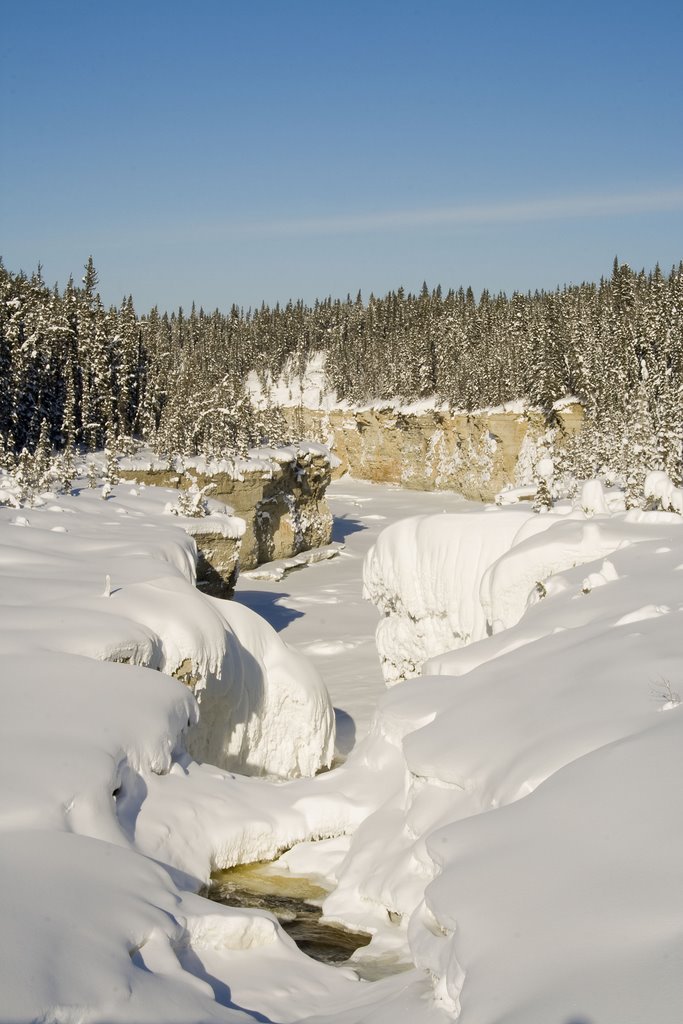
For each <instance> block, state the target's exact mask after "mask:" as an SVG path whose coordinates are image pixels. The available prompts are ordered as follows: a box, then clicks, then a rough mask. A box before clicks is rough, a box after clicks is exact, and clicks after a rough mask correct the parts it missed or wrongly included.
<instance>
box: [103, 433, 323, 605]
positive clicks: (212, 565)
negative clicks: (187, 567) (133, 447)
mask: <svg viewBox="0 0 683 1024" xmlns="http://www.w3.org/2000/svg"><path fill="white" fill-rule="evenodd" d="M336 461H337V460H336V459H334V457H332V456H331V455H330V453H329V452H328V451H327V450H326V449H324V448H323V447H322V446H321V445H318V444H309V443H306V442H302V443H300V444H295V445H291V446H288V447H286V448H278V449H259V450H258V451H255V452H251V453H250V457H249V458H248V459H239V458H238V459H222V460H220V461H217V460H206V459H201V458H193V459H180V458H176V459H174V460H172V461H171V460H163V459H156V458H150V457H149V456H148V455H147V456H140V457H136V458H131V459H124V460H121V467H120V469H119V474H120V476H121V477H123V478H124V479H128V480H137V481H138V482H140V483H145V484H150V485H153V486H155V487H173V488H176V489H182V490H188V489H189V488H190V487H192V486H195V487H198V488H200V489H204V488H206V489H207V492H208V491H209V487H210V498H211V499H212V500H216V501H218V502H222V503H224V504H225V505H227V506H229V508H230V510H231V511H232V513H233V514H234V515H236V516H238V517H239V518H240V519H242V520H244V523H245V529H244V532H243V535H242V536H241V538H239V537H236V536H234V535H233V536H226V534H225V531H219V530H215V529H213V527H212V517H211V516H207V517H205V518H198V519H196V520H190V522H191V524H192V525H191V529H190V530H189V532H191V533H192V535H193V536H194V538H195V541H196V543H197V547H198V550H199V558H198V564H197V580H198V583H200V585H202V589H203V590H205V592H206V593H209V594H212V595H213V596H215V597H226V596H229V594H230V593H231V592H232V589H233V588H234V584H235V580H236V578H237V572H238V567H239V568H242V569H252V568H254V567H255V566H257V565H260V564H261V563H263V562H272V561H274V560H275V559H280V558H289V557H291V556H293V555H296V554H298V553H299V552H301V551H306V550H308V549H310V548H315V547H321V546H323V545H325V544H329V543H330V540H331V538H332V515H331V513H330V510H329V507H328V504H327V500H326V497H325V491H326V489H327V486H328V484H329V482H330V479H331V474H332V465H333V463H336ZM186 524H187V521H186Z"/></svg>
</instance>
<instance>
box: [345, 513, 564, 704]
mask: <svg viewBox="0 0 683 1024" xmlns="http://www.w3.org/2000/svg"><path fill="white" fill-rule="evenodd" d="M544 518H545V517H544ZM529 519H535V520H536V521H537V522H540V521H541V520H540V518H539V517H538V516H534V514H533V513H532V512H531V511H530V510H529V509H522V508H518V507H512V508H505V509H491V510H487V511H486V512H485V513H483V514H482V512H481V511H478V510H477V511H466V512H461V513H451V514H446V513H444V514H442V515H435V516H414V517H412V518H410V519H404V520H401V521H400V522H398V523H394V524H393V525H392V526H389V527H388V528H387V529H386V530H384V531H383V532H382V533H381V534H380V537H379V539H378V541H377V543H376V544H375V545H374V547H373V548H371V549H370V551H369V552H368V555H367V557H366V560H365V565H364V567H363V589H364V595H365V596H366V597H368V598H369V599H370V600H371V601H372V602H373V604H375V605H376V606H377V608H379V610H380V612H382V613H383V615H384V618H383V619H382V620H381V621H380V623H379V625H378V627H377V633H376V641H377V649H378V651H379V656H380V660H381V662H382V671H383V673H384V678H385V680H386V683H387V685H388V686H391V685H393V684H394V683H397V682H399V681H400V680H401V679H405V678H408V677H410V676H415V675H417V674H419V672H420V668H421V666H422V664H423V662H424V661H425V660H426V659H427V658H429V657H432V656H434V655H436V654H440V653H442V652H444V651H450V650H453V649H454V648H457V647H463V646H464V645H465V644H468V643H470V642H472V641H473V640H480V639H481V638H482V637H485V636H486V632H487V627H486V615H485V612H484V609H483V608H482V605H481V602H480V600H479V588H480V584H481V581H482V578H483V576H484V573H485V571H486V570H487V569H488V567H489V566H490V565H491V564H492V563H493V562H495V561H496V559H497V558H499V556H500V555H502V554H503V553H504V552H505V551H507V550H508V549H509V548H510V547H511V546H512V544H513V542H514V539H515V537H516V535H517V534H518V532H519V530H520V528H521V527H522V526H523V524H524V523H526V522H527V521H528V520H529Z"/></svg>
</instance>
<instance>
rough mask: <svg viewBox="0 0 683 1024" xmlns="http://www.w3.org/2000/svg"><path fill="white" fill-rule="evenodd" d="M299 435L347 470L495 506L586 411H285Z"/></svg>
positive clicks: (567, 408)
mask: <svg viewBox="0 0 683 1024" xmlns="http://www.w3.org/2000/svg"><path fill="white" fill-rule="evenodd" d="M283 412H284V414H285V416H286V418H287V420H288V422H289V423H290V425H291V426H292V427H293V428H296V430H297V432H299V433H303V434H305V435H306V436H308V437H318V438H320V440H321V441H323V443H324V444H326V445H328V446H329V447H330V448H331V449H332V451H333V452H334V453H335V455H336V456H337V457H338V459H339V460H340V465H339V467H338V469H337V471H336V472H337V475H341V474H343V473H345V472H348V473H350V474H351V476H354V477H357V478H358V479H363V480H373V481H376V482H378V483H394V484H400V485H401V486H402V487H408V488H411V489H413V490H427V491H431V490H449V491H450V490H452V491H457V492H459V493H460V494H462V495H464V497H466V498H471V499H473V500H479V501H491V500H492V499H493V498H494V497H495V495H496V494H497V493H498V492H499V491H501V490H502V489H503V488H504V487H505V486H506V485H517V484H521V483H526V482H529V481H530V480H532V479H533V475H534V473H533V470H534V465H535V462H536V459H537V457H538V453H539V451H541V450H543V449H544V448H545V447H547V445H548V444H549V443H550V442H551V441H552V444H553V446H554V449H555V450H557V449H558V448H561V447H562V444H563V443H564V441H565V440H566V438H568V437H569V436H571V435H572V434H574V433H576V432H577V431H578V430H580V429H581V425H582V422H583V409H582V407H581V405H580V404H578V403H571V404H565V405H563V406H562V407H561V408H558V409H556V410H553V411H552V412H551V413H546V412H543V411H542V410H539V409H522V408H521V407H519V408H516V407H513V408H510V407H508V408H505V407H503V408H502V409H500V410H483V411H480V412H473V413H464V412H449V411H447V410H445V409H439V408H424V407H420V406H417V407H415V408H414V411H413V410H411V409H410V407H408V408H403V409H401V408H397V407H394V406H391V405H383V404H377V405H375V406H371V407H369V408H366V409H344V408H333V409H330V410H326V409H307V408H305V407H301V406H290V407H284V408H283Z"/></svg>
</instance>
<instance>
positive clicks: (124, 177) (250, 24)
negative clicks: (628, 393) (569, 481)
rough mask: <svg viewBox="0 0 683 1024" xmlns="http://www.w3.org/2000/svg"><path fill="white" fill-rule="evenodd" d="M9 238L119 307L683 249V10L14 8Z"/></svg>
mask: <svg viewBox="0 0 683 1024" xmlns="http://www.w3.org/2000/svg"><path fill="white" fill-rule="evenodd" d="M0 18H1V20H0V104H1V107H0V131H1V134H0V139H1V142H0V147H1V149H2V157H1V163H0V168H1V170H0V175H1V188H0V253H1V254H2V256H3V258H4V261H5V265H6V266H7V267H9V268H11V269H13V270H18V269H19V268H23V269H24V270H26V271H31V270H33V269H34V268H35V266H36V265H37V263H38V261H40V262H42V264H43V267H44V273H45V277H46V279H47V281H48V282H49V283H52V282H54V281H59V283H60V285H62V284H64V283H65V281H66V279H67V277H68V275H69V274H70V273H73V274H74V276H75V277H80V276H81V273H82V266H83V264H84V262H85V260H86V258H87V256H88V254H90V253H92V254H93V256H94V258H95V264H96V267H97V268H98V271H99V274H100V288H101V292H102V296H103V298H104V300H105V301H106V302H118V301H119V300H120V299H121V297H122V296H123V295H124V294H128V293H129V292H130V293H132V294H133V297H134V299H135V303H136V307H137V309H138V310H139V311H142V310H145V309H147V308H149V307H150V306H151V305H153V304H155V303H156V304H158V305H159V306H160V307H161V308H168V309H170V308H174V307H176V306H178V305H183V306H185V307H188V306H189V305H190V304H191V302H192V300H193V299H194V300H196V302H197V304H198V305H203V306H204V307H205V308H207V309H212V308H214V307H216V306H218V307H220V308H228V307H229V306H230V305H231V304H232V303H233V302H236V303H237V304H238V305H244V306H248V305H254V304H258V303H260V302H261V300H262V299H265V300H266V301H267V302H271V303H272V302H275V301H276V300H280V301H283V300H286V299H287V298H289V297H290V296H291V297H299V296H300V297H303V298H305V299H306V300H312V299H314V298H315V297H316V296H320V297H323V296H325V295H328V294H332V295H333V296H341V297H344V296H345V295H346V294H347V292H351V293H352V294H353V295H355V293H356V292H357V291H358V289H359V288H360V289H362V291H363V294H364V295H365V296H367V295H368V294H369V292H370V291H375V293H378V294H379V293H382V292H384V291H386V290H388V289H389V288H395V287H398V286H399V285H403V286H404V287H405V288H406V289H409V290H415V289H418V288H419V287H420V286H421V284H422V281H423V280H424V279H426V280H427V282H428V283H429V284H430V286H433V285H436V284H437V283H441V284H442V285H443V286H444V288H447V287H450V286H454V287H457V286H458V285H460V284H465V285H467V284H472V285H473V287H474V288H475V290H477V291H479V290H481V289H482V288H484V287H488V288H489V289H491V290H493V291H497V290H499V289H502V290H505V291H507V292H511V291H512V290H514V289H521V290H527V289H529V288H531V289H534V288H536V287H551V288H552V287H554V286H555V285H556V284H558V283H565V282H571V281H574V282H576V281H580V280H584V279H595V278H598V277H599V276H600V274H602V273H605V274H608V273H609V272H610V269H611V262H612V259H613V257H614V255H615V254H618V255H619V257H620V258H621V259H622V260H625V261H626V262H628V263H630V264H631V265H632V266H634V267H637V268H640V267H642V266H645V267H647V268H650V267H652V266H654V264H655V262H656V261H659V262H660V263H661V265H662V267H663V268H664V269H665V270H668V269H669V268H670V266H671V264H672V263H674V262H678V261H679V260H680V259H681V258H683V4H681V3H680V2H678V3H674V2H660V0H652V2H650V3H645V2H643V0H641V2H639V3H632V2H630V0H622V2H620V3H615V2H612V0H609V2H600V0H594V2H591V3H586V2H583V0H578V2H577V0H573V2H571V3H567V2H562V3H558V2H554V0H545V2H540V0H539V2H536V0H533V2H525V0H507V2H498V0H494V2H488V3H487V2H478V3H477V2H472V0H469V2H461V0H451V2H446V0H421V2H419V3H418V2H405V0H375V2H373V0H365V2H364V3H357V2H355V0H345V2H343V3H341V2H325V0H318V2H317V3H313V2H307V0H301V2H296V0H293V2H284V0H283V2H275V0H240V2H230V0H183V2H177V0H164V2H161V0H136V2H135V3H132V2H130V0H107V2H104V0H89V2H87V3H84V2H80V0H53V2H48V0H22V2H21V3H18V2H16V0H0Z"/></svg>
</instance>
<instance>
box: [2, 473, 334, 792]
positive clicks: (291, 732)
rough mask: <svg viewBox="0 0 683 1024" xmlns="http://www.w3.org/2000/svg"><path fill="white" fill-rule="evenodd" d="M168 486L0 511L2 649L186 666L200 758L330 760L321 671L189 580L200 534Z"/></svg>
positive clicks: (294, 768)
mask: <svg viewBox="0 0 683 1024" xmlns="http://www.w3.org/2000/svg"><path fill="white" fill-rule="evenodd" d="M167 502H168V493H167V492H164V491H158V490H154V489H142V490H140V491H137V490H136V489H135V488H131V487H130V486H129V485H124V484H121V485H119V486H118V487H117V488H116V490H115V492H114V493H113V494H112V495H111V496H110V497H109V498H108V499H106V501H103V500H102V499H101V497H100V492H99V490H96V491H91V490H89V489H86V490H84V491H82V492H81V493H80V494H79V495H78V497H75V498H74V497H68V498H67V497H64V496H60V497H59V499H54V500H50V499H46V500H45V502H44V503H43V504H42V505H41V506H40V507H35V508H26V509H22V510H10V509H0V574H1V575H0V587H1V588H2V590H1V592H0V593H1V598H0V599H1V600H2V603H3V606H4V609H3V611H4V614H3V621H2V632H1V642H2V645H3V649H4V650H5V651H8V650H17V649H21V650H24V651H25V652H26V654H27V656H28V655H30V654H31V652H32V651H33V650H34V649H35V648H36V647H38V648H43V649H49V650H52V651H55V652H57V651H68V652H71V653H77V654H82V655H85V656H87V657H91V658H96V659H98V660H108V661H114V662H122V661H125V662H131V663H133V664H136V665H143V666H145V667H147V668H152V669H159V670H160V671H162V672H164V673H166V674H167V675H177V676H178V677H179V678H181V679H182V680H183V681H184V682H185V683H186V685H187V686H188V687H189V688H190V689H191V690H192V692H193V693H194V695H195V696H196V698H197V700H198V702H199V705H200V708H201V709H202V714H201V716H200V722H199V724H198V725H197V726H196V727H194V728H193V729H192V730H191V731H190V733H189V736H188V742H189V745H190V747H191V749H192V751H193V752H194V753H195V755H196V756H198V757H201V758H204V759H207V760H211V761H212V762H213V763H214V764H217V765H221V766H224V767H226V768H232V769H240V770H248V771H251V772H257V773H258V772H267V773H269V774H275V775H282V776H288V775H292V774H304V775H310V774H313V773H314V772H315V771H317V770H318V769H319V768H320V767H322V766H324V765H327V764H329V763H330V761H331V757H332V752H333V744H334V737H333V716H332V710H331V705H330V702H329V698H328V696H327V693H326V691H325V689H324V686H323V685H322V682H321V680H320V678H319V676H318V674H317V673H316V672H315V670H314V669H312V668H311V667H310V666H309V665H308V664H307V663H306V662H304V660H303V659H302V658H301V656H300V655H298V654H296V653H295V652H293V651H290V650H289V649H288V648H286V647H285V646H284V644H283V643H282V641H281V640H280V639H279V637H278V636H277V634H276V633H275V631H274V630H273V629H272V628H271V627H270V626H269V625H268V624H267V623H266V622H265V621H263V620H262V619H260V618H259V617H258V616H256V615H253V614H252V613H250V612H249V611H248V610H247V609H244V608H241V607H238V606H236V605H234V604H232V603H231V602H226V601H219V600H213V599H211V598H208V597H206V596H204V595H203V594H201V593H200V592H199V591H198V590H196V589H195V587H194V586H193V582H194V564H195V558H196V547H195V543H194V540H193V539H192V538H191V537H190V536H188V535H187V534H186V533H185V532H184V531H183V530H182V529H178V527H177V526H176V525H175V524H177V523H182V519H179V518H176V517H175V516H173V517H172V516H168V515H165V514H164V508H165V505H166V504H167ZM193 525H194V524H193V521H192V520H190V521H189V523H188V526H189V527H190V528H192V526H193Z"/></svg>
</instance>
